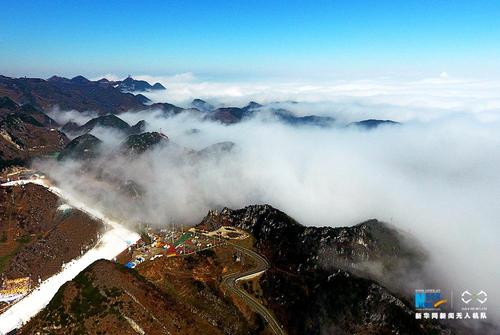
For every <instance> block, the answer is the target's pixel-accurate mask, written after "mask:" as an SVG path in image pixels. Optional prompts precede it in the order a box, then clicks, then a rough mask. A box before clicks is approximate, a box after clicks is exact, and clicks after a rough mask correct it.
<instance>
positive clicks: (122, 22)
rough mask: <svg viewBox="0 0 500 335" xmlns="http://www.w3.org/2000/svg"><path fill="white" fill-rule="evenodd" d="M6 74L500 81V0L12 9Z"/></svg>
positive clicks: (42, 4) (87, 4)
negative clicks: (434, 77)
mask: <svg viewBox="0 0 500 335" xmlns="http://www.w3.org/2000/svg"><path fill="white" fill-rule="evenodd" d="M0 5H1V8H2V21H1V23H0V73H2V74H7V75H15V76H21V75H28V76H42V77H46V76H50V75H52V74H56V73H57V74H61V75H65V76H73V75H76V74H80V73H81V74H84V75H86V76H90V77H92V76H97V75H100V74H105V73H114V74H118V75H126V74H129V73H131V74H151V75H167V74H174V73H182V72H193V73H195V74H197V75H200V76H206V77H218V78H237V79H253V78H292V79H301V78H350V77H357V78H359V77H372V76H393V75H396V76H429V75H433V74H436V75H437V74H439V73H440V72H442V71H446V72H448V73H450V74H452V75H458V76H475V77H492V76H493V77H497V76H498V75H500V24H498V18H499V17H500V1H470V0H467V1H462V0H454V1H438V0H433V1H425V0H419V1H413V0H405V1H396V0H394V1H385V0H377V1H375V0H373V1H356V0H354V1H353V0H350V1H269V0H268V1H235V0H233V1H216V0H212V1H189V0H183V1H6V0H1V3H0Z"/></svg>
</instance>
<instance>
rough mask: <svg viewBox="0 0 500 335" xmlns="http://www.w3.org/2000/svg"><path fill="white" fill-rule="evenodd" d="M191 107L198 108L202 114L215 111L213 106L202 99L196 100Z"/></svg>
mask: <svg viewBox="0 0 500 335" xmlns="http://www.w3.org/2000/svg"><path fill="white" fill-rule="evenodd" d="M191 107H193V108H196V109H198V110H200V111H202V112H210V111H213V110H214V109H215V107H214V106H213V105H211V104H209V103H208V102H206V101H205V100H202V99H194V100H193V101H191Z"/></svg>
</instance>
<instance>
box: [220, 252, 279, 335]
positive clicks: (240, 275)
mask: <svg viewBox="0 0 500 335" xmlns="http://www.w3.org/2000/svg"><path fill="white" fill-rule="evenodd" d="M228 244H229V245H231V246H232V247H234V248H235V249H237V250H238V251H240V252H242V253H243V254H245V255H246V256H247V257H249V258H251V259H252V260H253V261H254V262H255V264H256V265H255V266H254V267H253V268H252V269H250V270H247V271H244V272H236V273H231V274H228V275H225V276H223V277H222V286H223V287H226V288H227V289H228V290H229V291H231V292H233V293H234V294H236V295H237V296H238V297H239V298H241V299H242V300H243V301H244V302H245V303H246V304H247V305H248V306H249V307H250V308H251V309H252V310H253V311H254V312H256V313H258V314H259V315H260V316H262V317H263V318H264V319H265V320H266V322H267V324H268V325H269V327H270V328H271V330H272V331H273V332H274V333H275V334H277V335H286V332H285V331H284V330H283V327H282V326H281V324H280V323H279V322H278V320H276V318H275V317H274V315H273V314H272V313H271V312H270V311H269V310H268V309H267V308H266V307H264V306H263V305H262V304H261V303H260V302H259V301H258V300H257V299H255V298H254V297H253V296H251V295H250V294H249V293H248V292H246V291H245V290H243V289H242V288H240V287H239V286H238V285H237V282H238V280H242V279H244V278H245V277H250V276H253V275H258V274H259V273H261V272H264V271H266V270H267V269H269V262H268V261H267V260H266V259H265V258H264V257H262V256H261V255H259V254H258V253H256V252H255V251H253V250H250V249H247V248H244V247H242V246H239V245H237V244H234V243H230V242H228Z"/></svg>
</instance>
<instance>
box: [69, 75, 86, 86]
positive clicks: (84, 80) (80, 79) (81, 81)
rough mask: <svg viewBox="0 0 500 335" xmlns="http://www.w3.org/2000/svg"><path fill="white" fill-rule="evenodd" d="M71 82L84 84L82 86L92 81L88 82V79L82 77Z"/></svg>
mask: <svg viewBox="0 0 500 335" xmlns="http://www.w3.org/2000/svg"><path fill="white" fill-rule="evenodd" d="M71 81H72V82H74V83H82V84H83V83H88V82H90V80H88V79H87V78H85V77H84V76H82V75H79V76H76V77H73V78H71Z"/></svg>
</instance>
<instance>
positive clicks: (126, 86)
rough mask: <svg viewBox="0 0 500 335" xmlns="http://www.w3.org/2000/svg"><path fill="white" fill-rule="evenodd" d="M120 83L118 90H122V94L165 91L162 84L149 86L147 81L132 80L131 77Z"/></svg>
mask: <svg viewBox="0 0 500 335" xmlns="http://www.w3.org/2000/svg"><path fill="white" fill-rule="evenodd" d="M117 83H118V86H117V87H118V89H120V90H121V91H122V92H134V91H135V92H137V91H139V92H144V91H149V90H164V89H165V87H164V86H163V85H162V84H160V83H156V84H154V85H153V86H151V84H149V83H148V82H147V81H145V80H136V79H134V78H132V77H131V76H128V77H127V78H125V79H124V80H122V81H121V82H117Z"/></svg>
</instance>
